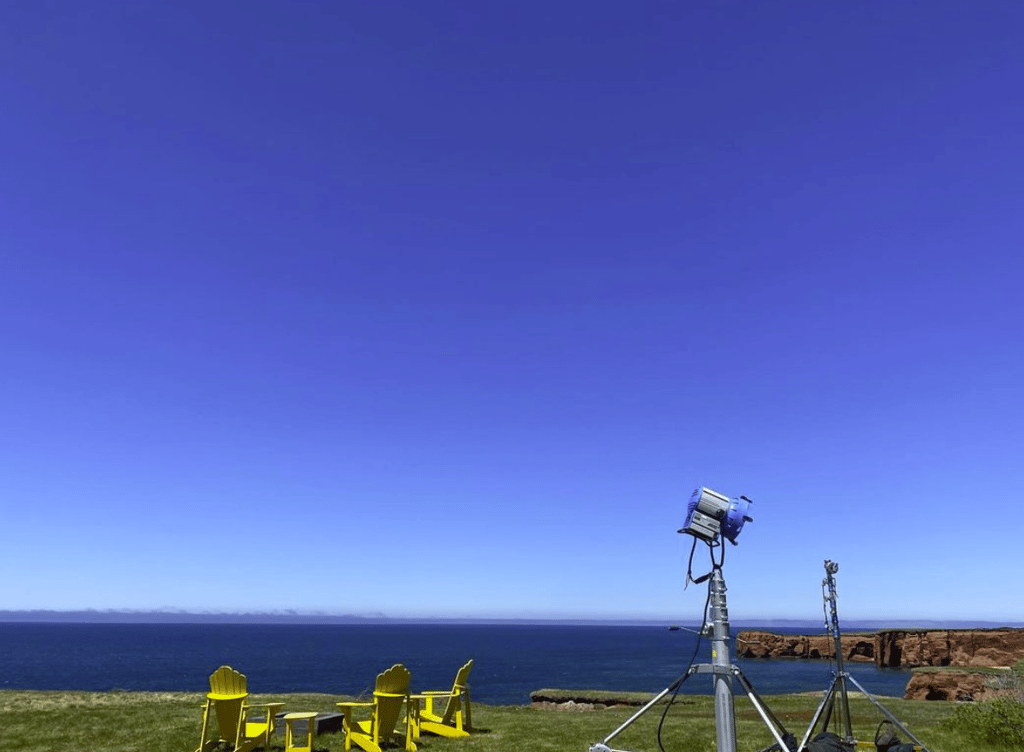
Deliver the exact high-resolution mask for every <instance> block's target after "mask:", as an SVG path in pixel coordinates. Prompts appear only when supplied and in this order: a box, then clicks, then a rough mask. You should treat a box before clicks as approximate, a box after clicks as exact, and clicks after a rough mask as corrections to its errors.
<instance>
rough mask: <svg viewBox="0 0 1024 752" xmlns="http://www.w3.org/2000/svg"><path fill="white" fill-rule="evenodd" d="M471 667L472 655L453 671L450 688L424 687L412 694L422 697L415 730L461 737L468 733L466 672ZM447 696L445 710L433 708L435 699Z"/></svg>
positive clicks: (470, 712) (415, 696) (469, 708)
mask: <svg viewBox="0 0 1024 752" xmlns="http://www.w3.org/2000/svg"><path fill="white" fill-rule="evenodd" d="M472 668H473V661H472V659H471V660H469V661H466V663H465V665H463V666H462V668H460V669H459V671H458V673H456V674H455V681H454V682H453V683H452V688H451V689H450V690H437V691H433V690H430V691H427V692H423V693H421V694H418V695H413V697H414V698H416V699H422V700H423V701H424V706H423V709H422V710H421V711H420V713H419V722H418V723H417V731H428V732H430V733H432V734H437V735H438V736H447V737H455V738H461V737H466V736H469V732H470V731H471V730H472V728H473V719H472V711H471V706H470V702H469V672H470V670H471V669H472ZM442 699H443V700H446V701H447V702H446V703H445V706H444V711H443V712H441V713H435V712H434V701H435V700H442Z"/></svg>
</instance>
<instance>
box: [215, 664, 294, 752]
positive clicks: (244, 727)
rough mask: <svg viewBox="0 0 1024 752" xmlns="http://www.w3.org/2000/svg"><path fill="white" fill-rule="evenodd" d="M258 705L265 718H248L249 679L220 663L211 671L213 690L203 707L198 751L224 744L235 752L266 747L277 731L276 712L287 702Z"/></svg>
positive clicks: (246, 751)
mask: <svg viewBox="0 0 1024 752" xmlns="http://www.w3.org/2000/svg"><path fill="white" fill-rule="evenodd" d="M259 707H261V708H264V709H265V713H266V715H265V716H264V718H262V719H257V720H249V711H250V710H252V706H250V705H249V682H248V680H247V679H246V677H245V674H243V673H241V672H239V671H235V669H233V668H231V667H230V666H221V667H220V668H219V669H217V670H216V671H214V672H213V673H212V674H210V691H209V692H208V693H207V695H206V704H205V705H204V706H203V730H202V735H201V737H200V740H199V748H198V749H197V750H196V752H209V750H212V749H215V748H216V747H218V746H219V745H221V744H229V745H231V746H233V747H234V749H235V752H248V750H251V749H253V748H254V747H257V746H266V744H267V743H269V741H270V735H271V734H273V733H274V715H275V714H276V713H277V712H278V711H279V710H280V709H281V708H282V707H284V703H281V702H272V703H267V704H266V705H261V706H259ZM211 710H212V711H213V713H212V715H213V716H214V718H216V723H217V735H216V736H212V734H213V724H212V723H211V712H210V711H211ZM208 735H211V736H210V738H207V736H208Z"/></svg>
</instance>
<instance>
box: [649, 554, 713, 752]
mask: <svg viewBox="0 0 1024 752" xmlns="http://www.w3.org/2000/svg"><path fill="white" fill-rule="evenodd" d="M696 547H697V539H696V538H694V539H693V548H691V549H690V566H691V567H692V565H693V550H694V548H696ZM708 550H709V551H710V550H711V544H710V543H709V544H708ZM723 561H724V557H723ZM714 564H715V557H714V552H713V551H711V565H712V570H713V569H714ZM686 577H687V579H688V580H690V569H689V568H688V569H687V573H686ZM691 581H693V582H694V583H696V580H691ZM684 589H685V588H684ZM710 605H711V580H710V578H708V597H707V598H705V599H704V617H703V619H702V620H701V624H700V630H699V631H698V632H697V644H696V645H694V647H693V655H691V656H690V663H689V665H687V667H686V671H685V672H684V673H683V675H682V676H680V677H679V678H678V679H676V680H675V683H674V684H673V685H670V686H674V687H675V689H674V690H673V692H672V696H671V697H669V699H668V702H667V703H665V709H664V710H663V711H661V720H660V721H658V749H660V750H661V752H665V746H664V745H663V744H662V743H661V730H662V728H663V727H664V726H665V718H666V717H668V709H669V708H671V707H672V703H674V702H675V701H676V696H677V695H678V694H679V688H680V687H682V686H683V682H684V681H686V680H687V679H688V678H689V677H690V669H692V668H693V662H694V661H695V660H697V653H699V652H700V642H701V640H702V639H703V638H704V630H705V629H706V628H707V625H708V607H709V606H710Z"/></svg>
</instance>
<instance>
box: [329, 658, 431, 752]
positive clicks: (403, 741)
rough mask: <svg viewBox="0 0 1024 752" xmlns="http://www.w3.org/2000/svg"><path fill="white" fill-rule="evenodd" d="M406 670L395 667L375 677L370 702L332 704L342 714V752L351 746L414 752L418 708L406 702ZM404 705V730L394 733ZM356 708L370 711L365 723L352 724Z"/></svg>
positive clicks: (374, 750) (370, 751)
mask: <svg viewBox="0 0 1024 752" xmlns="http://www.w3.org/2000/svg"><path fill="white" fill-rule="evenodd" d="M410 678H411V674H410V673H409V669H407V668H406V667H405V666H403V665H402V664H401V663H396V664H395V665H394V666H392V667H391V668H389V669H388V670H387V671H385V672H384V673H382V674H377V682H376V684H375V685H374V689H373V702H338V703H335V704H336V705H337V706H338V708H340V709H341V712H342V713H343V714H344V716H345V717H344V719H343V721H342V724H343V728H344V729H345V749H346V751H347V750H350V749H352V743H353V742H355V743H356V744H357V745H359V746H360V747H361V748H362V749H364V750H366V752H381V747H383V746H385V745H387V744H392V743H393V744H397V745H399V746H404V747H405V749H406V752H416V744H415V743H414V742H413V735H414V733H415V724H416V715H417V712H416V711H417V709H418V705H416V704H415V703H414V702H413V701H412V700H410V699H409V679H410ZM403 704H404V705H405V730H404V732H402V731H398V730H397V729H396V728H395V727H396V726H397V725H398V720H399V718H400V717H401V715H402V705H403ZM356 708H371V709H372V713H371V716H370V720H368V721H355V720H353V718H352V716H353V711H354V710H355V709H356Z"/></svg>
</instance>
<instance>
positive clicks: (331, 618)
mask: <svg viewBox="0 0 1024 752" xmlns="http://www.w3.org/2000/svg"><path fill="white" fill-rule="evenodd" d="M0 623H7V624H12V623H20V624H26V623H49V624H53V623H76V624H465V625H473V624H480V625H487V624H492V625H500V624H505V625H515V624H522V625H548V624H549V625H569V626H572V625H576V626H651V627H665V628H667V627H669V626H675V625H679V626H681V627H694V626H699V625H698V624H696V623H695V622H693V623H691V622H690V621H686V620H678V619H677V620H671V619H664V620H662V619H625V618H619V619H615V618H605V619H601V618H577V619H570V618H564V619H556V618H551V619H541V618H527V619H522V618H514V617H504V618H503V617H393V616H386V615H385V614H367V615H362V614H318V613H302V612H295V611H267V612H251V613H245V612H188V611H170V610H167V611H132V610H116V609H102V610H101V609H84V610H79V611H59V610H50V609H34V610H25V611H17V610H0ZM730 624H731V626H733V627H738V628H742V629H749V628H752V627H758V628H763V629H771V628H777V629H807V630H812V631H814V632H819V631H820V632H825V626H824V622H823V621H822V620H821V619H772V618H764V619H733V620H730ZM839 625H840V628H841V629H843V630H854V631H856V630H879V629H991V628H995V627H1024V622H1020V621H1005V622H999V621H991V620H981V619H974V620H972V619H956V620H951V619H891V620H886V621H882V620H879V619H847V620H842V619H841V620H840V622H839Z"/></svg>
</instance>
